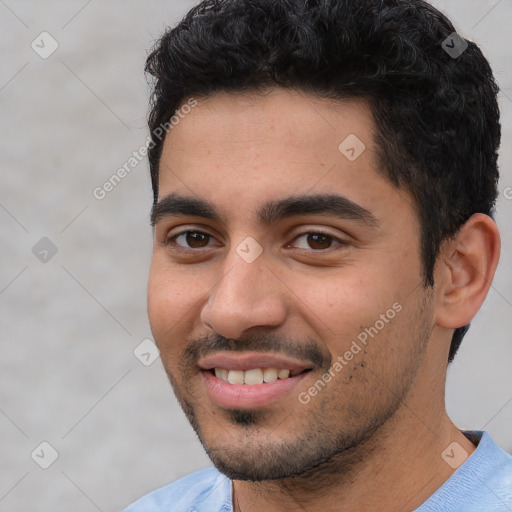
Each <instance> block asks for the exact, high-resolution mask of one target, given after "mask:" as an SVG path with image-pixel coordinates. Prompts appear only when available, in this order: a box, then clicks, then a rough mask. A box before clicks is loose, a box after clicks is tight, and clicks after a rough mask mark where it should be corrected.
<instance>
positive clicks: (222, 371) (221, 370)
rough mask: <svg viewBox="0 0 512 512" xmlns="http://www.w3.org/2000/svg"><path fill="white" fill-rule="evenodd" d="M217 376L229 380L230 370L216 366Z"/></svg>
mask: <svg viewBox="0 0 512 512" xmlns="http://www.w3.org/2000/svg"><path fill="white" fill-rule="evenodd" d="M215 377H217V378H218V379H221V380H225V381H226V382H227V381H228V371H227V370H225V369H224V368H215Z"/></svg>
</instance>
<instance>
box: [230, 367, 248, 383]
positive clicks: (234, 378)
mask: <svg viewBox="0 0 512 512" xmlns="http://www.w3.org/2000/svg"><path fill="white" fill-rule="evenodd" d="M244 373H245V372H242V371H239V370H230V371H229V373H228V382H229V383H230V384H243V383H244Z"/></svg>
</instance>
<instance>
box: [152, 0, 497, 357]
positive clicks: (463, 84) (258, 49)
mask: <svg viewBox="0 0 512 512" xmlns="http://www.w3.org/2000/svg"><path fill="white" fill-rule="evenodd" d="M453 32H455V29H454V27H453V25H452V23H451V22H450V21H449V20H448V19H447V18H446V16H444V15H443V14H442V13H440V12H439V11H438V10H436V9H435V8H434V7H432V6H431V5H430V4H428V3H426V2H425V1H423V0H204V1H202V2H201V3H199V4H198V5H197V6H196V7H194V8H193V9H192V10H190V11H189V12H188V14H187V15H186V16H185V17H184V18H183V19H182V21H181V22H180V23H178V24H177V25H176V26H175V27H174V28H172V29H171V28H169V29H168V30H167V31H166V32H165V33H164V35H163V36H162V37H161V38H160V39H159V40H158V41H157V43H156V45H155V47H154V48H153V50H152V52H151V53H150V55H149V56H148V59H147V61H146V67H145V71H146V72H147V73H148V74H149V75H151V77H152V79H153V90H152V96H151V100H150V101H151V105H150V112H149V115H148V124H149V128H150V130H151V134H153V133H154V130H155V129H156V128H157V127H158V126H160V125H162V124H163V123H165V122H166V121H167V120H168V119H169V118H170V117H171V116H172V115H173V114H174V113H175V112H176V110H177V109H178V108H179V106H180V105H181V103H182V102H183V101H184V100H185V99H186V98H189V97H191V96H194V97H201V96H202V97H206V96H209V95H211V94H214V93H215V92H220V91H223V92H230V91H231V92H241V91H261V90H265V89H266V88H268V87H272V86H276V85H277V86H281V87H286V88H293V89H296V90H301V91H303V92H306V93H310V94H313V95H317V96H320V97H325V98H332V99H334V100H336V99H351V98H358V99H363V100H365V101H367V102H368V104H369V105H370V107H371V111H372V114H373V120H374V122H375V126H376V129H377V136H376V149H377V157H378V160H379V162H378V163H379V165H380V168H381V169H382V172H383V175H384V176H385V177H387V178H388V180H389V181H390V182H391V183H392V184H394V186H395V187H397V188H400V187H403V188H404V189H406V190H407V191H408V192H409V193H410V194H411V195H412V196H413V198H414V202H415V208H416V210H417V214H418V218H419V221H420V225H421V257H422V264H423V276H424V286H425V287H427V286H433V285H434V277H433V274H434V266H435V263H436V259H437V257H438V255H439V250H440V246H441V243H442V242H443V241H444V240H445V239H447V238H449V237H452V236H454V235H455V234H456V233H457V231H458V230H459V229H460V228H461V226H462V225H463V224H464V223H465V222H466V221H467V220H468V218H469V217H470V216H471V215H473V214H474V213H484V214H486V215H489V216H491V217H493V215H494V208H495V202H496V198H497V194H498V192H497V185H498V177H499V172H498V166H497V158H498V153H497V151H498V147H499V144H500V137H501V127H500V120H499V109H498V103H497V94H498V90H499V89H498V86H497V84H496V82H495V80H494V77H493V74H492V70H491V68H490V66H489V63H488V61H487V60H486V58H485V57H484V56H483V54H482V52H481V50H480V49H479V48H478V46H477V45H476V44H475V43H473V42H471V41H469V40H466V39H462V38H461V41H465V44H467V48H466V49H465V51H463V52H462V54H460V55H459V56H457V57H455V58H454V57H453V56H450V54H448V53H447V51H445V49H444V48H443V45H442V43H443V41H445V40H446V39H447V38H449V36H451V35H453ZM162 146H163V140H161V139H160V138H157V137H154V136H153V137H152V147H151V148H150V149H149V151H148V158H149V162H150V171H151V179H152V186H153V193H154V201H155V202H156V201H157V197H158V168H159V161H160V156H161V153H162ZM468 328H469V324H468V325H466V326H463V327H460V328H458V329H456V330H455V332H454V335H453V338H452V341H451V346H450V352H449V358H448V363H450V362H451V361H452V360H453V358H454V357H455V354H456V352H457V350H458V348H459V346H460V343H461V341H462V338H463V337H464V335H465V333H466V332H467V330H468Z"/></svg>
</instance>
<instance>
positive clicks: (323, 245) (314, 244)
mask: <svg viewBox="0 0 512 512" xmlns="http://www.w3.org/2000/svg"><path fill="white" fill-rule="evenodd" d="M307 242H308V245H309V246H310V247H311V248H312V249H328V248H329V247H330V246H331V242H332V237H330V236H327V235H323V234H322V233H316V234H311V235H308V237H307Z"/></svg>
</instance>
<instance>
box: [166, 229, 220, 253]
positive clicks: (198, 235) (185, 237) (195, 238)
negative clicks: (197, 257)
mask: <svg viewBox="0 0 512 512" xmlns="http://www.w3.org/2000/svg"><path fill="white" fill-rule="evenodd" d="M211 238H213V237H212V236H211V235H209V234H208V233H204V232H202V231H182V232H181V233H177V234H175V235H173V236H171V237H169V238H167V239H166V240H165V245H177V246H179V247H182V248H184V249H202V248H204V247H208V241H209V239H211ZM179 240H181V243H180V242H179ZM205 242H206V243H205Z"/></svg>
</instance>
